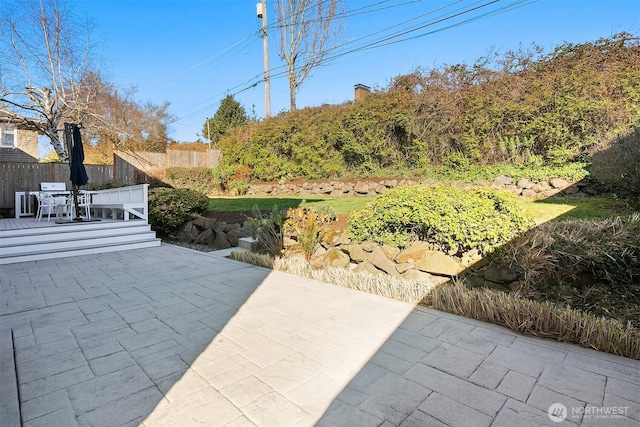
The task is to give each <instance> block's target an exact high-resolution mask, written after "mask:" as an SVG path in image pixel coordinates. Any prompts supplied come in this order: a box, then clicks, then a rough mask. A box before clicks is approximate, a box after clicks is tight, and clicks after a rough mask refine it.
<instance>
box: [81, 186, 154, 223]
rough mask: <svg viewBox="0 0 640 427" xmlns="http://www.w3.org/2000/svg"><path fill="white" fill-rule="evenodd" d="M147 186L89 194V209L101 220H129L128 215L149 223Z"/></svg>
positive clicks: (111, 189) (112, 189) (120, 188)
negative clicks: (108, 218)
mask: <svg viewBox="0 0 640 427" xmlns="http://www.w3.org/2000/svg"><path fill="white" fill-rule="evenodd" d="M148 190H149V184H139V185H130V186H128V187H119V188H110V189H107V190H99V191H95V192H91V209H92V210H93V212H94V213H98V212H100V215H98V216H102V217H103V218H107V217H109V216H110V217H111V218H112V219H118V218H119V216H120V214H122V219H124V220H125V221H128V220H129V216H130V215H134V216H136V217H138V218H141V219H144V220H145V221H146V222H148V221H149V199H148Z"/></svg>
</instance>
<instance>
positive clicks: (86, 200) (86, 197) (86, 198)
mask: <svg viewBox="0 0 640 427" xmlns="http://www.w3.org/2000/svg"><path fill="white" fill-rule="evenodd" d="M71 204H72V205H73V196H71ZM78 208H84V212H85V216H86V217H87V219H91V193H84V192H82V193H81V192H78ZM75 216H80V214H79V213H78V212H76V213H75Z"/></svg>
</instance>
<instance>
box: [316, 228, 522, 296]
mask: <svg viewBox="0 0 640 427" xmlns="http://www.w3.org/2000/svg"><path fill="white" fill-rule="evenodd" d="M310 262H311V265H312V266H313V267H315V268H324V267H344V268H351V269H353V271H366V272H369V273H372V274H387V275H390V276H393V277H399V278H405V279H426V280H430V281H432V282H435V283H443V282H446V281H448V280H450V279H451V278H452V277H456V276H460V275H462V274H463V273H467V272H470V271H475V272H477V273H478V274H475V275H473V276H474V277H473V278H472V279H471V284H472V285H477V286H488V287H491V288H496V289H504V290H506V289H507V288H508V287H509V285H510V284H511V283H513V282H515V281H517V280H518V278H519V277H518V274H517V273H516V272H514V271H512V270H510V269H505V268H497V267H495V266H491V265H488V264H487V261H486V260H485V259H484V258H483V257H482V256H481V255H480V254H479V253H478V251H477V250H471V251H469V252H465V253H463V254H462V255H461V256H451V255H448V254H446V253H444V252H441V251H440V250H438V248H437V247H436V246H435V245H432V244H430V243H427V242H421V241H416V242H413V243H412V244H411V245H410V246H408V247H407V248H404V249H400V248H396V247H392V246H388V245H379V244H377V243H375V242H372V241H365V242H362V243H356V242H352V241H351V239H349V237H348V236H347V234H346V233H344V232H342V233H341V232H333V231H330V232H329V233H327V235H326V236H325V238H324V239H323V241H322V244H321V245H320V246H319V247H318V249H317V250H316V251H315V253H314V254H313V255H312V256H311V260H310Z"/></svg>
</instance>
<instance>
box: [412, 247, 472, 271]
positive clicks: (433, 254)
mask: <svg viewBox="0 0 640 427" xmlns="http://www.w3.org/2000/svg"><path fill="white" fill-rule="evenodd" d="M415 268H416V269H417V270H420V271H426V272H427V273H431V274H439V275H444V276H457V275H458V274H460V273H462V272H463V271H464V270H465V269H466V267H465V266H464V265H462V264H461V263H460V262H459V261H458V260H457V259H455V258H454V257H451V256H449V255H447V254H444V253H442V252H439V251H427V252H425V254H424V255H423V256H422V258H420V259H419V260H418V261H417V262H416V267H415Z"/></svg>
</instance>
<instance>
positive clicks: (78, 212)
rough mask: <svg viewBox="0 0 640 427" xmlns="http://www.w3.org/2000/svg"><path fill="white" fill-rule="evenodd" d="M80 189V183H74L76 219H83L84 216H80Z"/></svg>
mask: <svg viewBox="0 0 640 427" xmlns="http://www.w3.org/2000/svg"><path fill="white" fill-rule="evenodd" d="M79 190H80V186H79V185H75V184H74V185H73V206H74V208H75V211H74V212H75V218H73V220H74V221H82V217H81V216H80V210H79V207H78V191H79Z"/></svg>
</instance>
